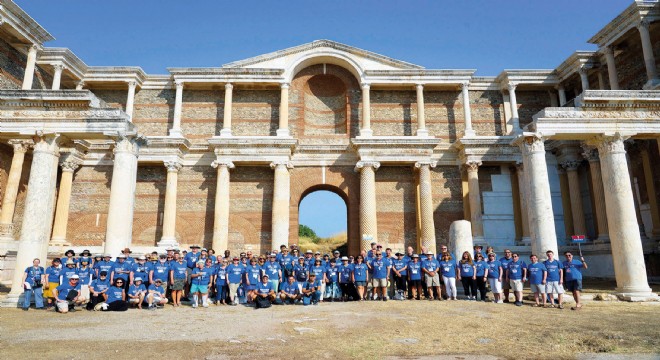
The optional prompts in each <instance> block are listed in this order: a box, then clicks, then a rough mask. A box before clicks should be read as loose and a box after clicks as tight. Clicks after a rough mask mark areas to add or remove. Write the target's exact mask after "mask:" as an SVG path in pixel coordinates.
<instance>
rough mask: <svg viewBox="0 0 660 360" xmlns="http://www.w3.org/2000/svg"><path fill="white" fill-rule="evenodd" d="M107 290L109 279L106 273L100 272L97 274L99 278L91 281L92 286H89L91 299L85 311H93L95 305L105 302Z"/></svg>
mask: <svg viewBox="0 0 660 360" xmlns="http://www.w3.org/2000/svg"><path fill="white" fill-rule="evenodd" d="M76 276H78V275H76ZM79 285H80V284H79ZM108 289H110V279H108V273H106V272H105V271H101V272H100V273H99V278H98V279H96V280H94V281H92V285H90V286H89V293H90V296H91V298H90V301H89V304H88V305H87V309H88V310H91V309H94V307H95V306H96V304H98V303H102V302H105V301H106V300H107V298H108V295H107V292H108Z"/></svg>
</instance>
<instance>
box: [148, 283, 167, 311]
mask: <svg viewBox="0 0 660 360" xmlns="http://www.w3.org/2000/svg"><path fill="white" fill-rule="evenodd" d="M147 304H149V310H156V308H157V307H163V305H165V304H167V298H166V297H165V289H164V288H163V280H161V279H159V278H156V279H155V280H154V283H153V284H151V285H149V291H148V292H147Z"/></svg>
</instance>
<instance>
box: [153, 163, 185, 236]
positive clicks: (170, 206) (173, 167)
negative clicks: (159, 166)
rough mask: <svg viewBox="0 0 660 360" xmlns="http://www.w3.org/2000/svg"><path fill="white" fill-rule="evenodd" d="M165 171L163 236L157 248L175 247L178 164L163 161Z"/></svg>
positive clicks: (179, 164)
mask: <svg viewBox="0 0 660 360" xmlns="http://www.w3.org/2000/svg"><path fill="white" fill-rule="evenodd" d="M163 165H165V168H166V169H167V184H166V186H165V210H164V211H163V212H164V214H163V236H162V237H161V239H160V241H159V242H158V247H177V246H179V243H178V242H177V241H176V197H177V186H178V181H179V170H181V167H182V166H183V165H181V163H180V162H178V161H165V162H164V163H163Z"/></svg>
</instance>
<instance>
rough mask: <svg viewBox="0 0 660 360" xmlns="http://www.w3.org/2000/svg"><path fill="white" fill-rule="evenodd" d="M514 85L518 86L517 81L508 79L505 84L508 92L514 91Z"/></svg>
mask: <svg viewBox="0 0 660 360" xmlns="http://www.w3.org/2000/svg"><path fill="white" fill-rule="evenodd" d="M516 87H518V83H515V82H512V81H510V82H509V83H508V84H506V88H507V90H509V93H512V92H515V91H516Z"/></svg>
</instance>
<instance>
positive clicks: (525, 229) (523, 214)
mask: <svg viewBox="0 0 660 360" xmlns="http://www.w3.org/2000/svg"><path fill="white" fill-rule="evenodd" d="M516 176H517V177H518V187H519V188H520V221H521V222H522V243H523V245H526V246H529V245H530V244H531V241H532V240H531V238H530V237H529V208H528V206H527V198H528V197H529V195H528V194H529V191H528V190H527V185H528V184H527V179H526V178H525V167H524V166H523V164H522V163H516Z"/></svg>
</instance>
